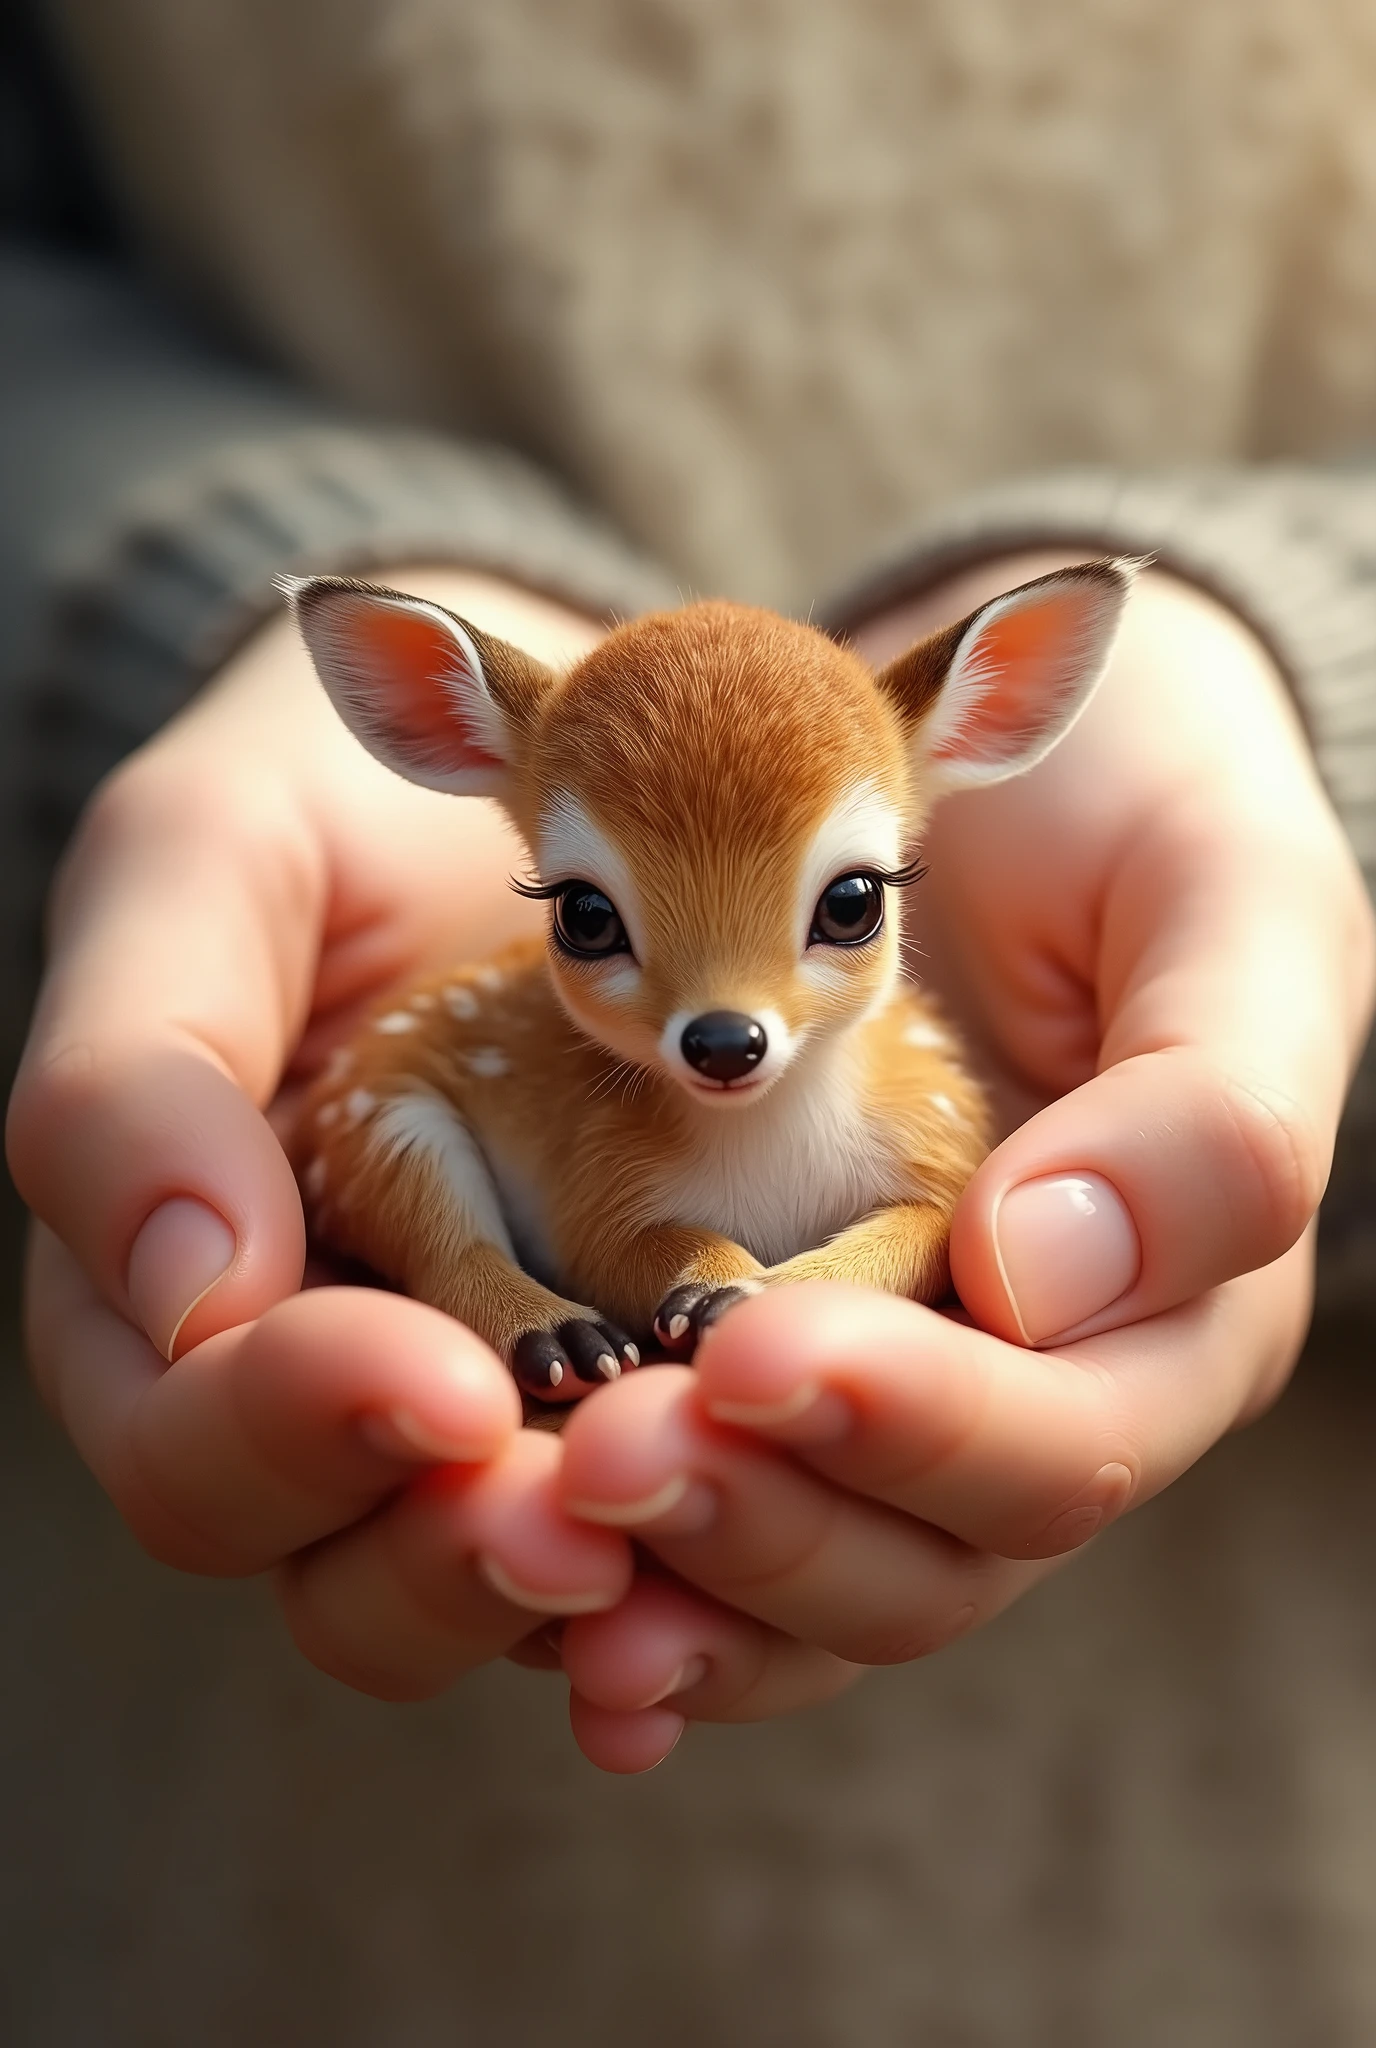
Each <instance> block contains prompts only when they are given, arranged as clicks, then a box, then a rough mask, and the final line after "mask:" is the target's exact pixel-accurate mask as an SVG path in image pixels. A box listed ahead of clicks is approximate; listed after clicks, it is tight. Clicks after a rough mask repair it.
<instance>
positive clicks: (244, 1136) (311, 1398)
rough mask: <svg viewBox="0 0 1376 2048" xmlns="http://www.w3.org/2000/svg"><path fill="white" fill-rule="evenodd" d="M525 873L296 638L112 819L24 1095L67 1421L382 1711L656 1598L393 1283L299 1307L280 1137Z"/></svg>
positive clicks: (80, 1442) (550, 619)
mask: <svg viewBox="0 0 1376 2048" xmlns="http://www.w3.org/2000/svg"><path fill="white" fill-rule="evenodd" d="M397 574H398V576H399V577H404V578H405V579H406V580H407V581H408V583H409V584H410V585H411V586H412V587H414V588H416V589H418V590H420V591H422V592H423V593H425V594H432V595H435V596H437V597H440V598H441V599H442V600H444V601H446V602H449V603H452V604H455V605H456V606H458V607H460V608H461V609H463V610H464V611H465V612H467V613H468V614H469V615H470V616H473V617H475V618H478V619H481V620H482V621H483V623H485V624H488V625H490V626H491V627H492V628H493V630H494V631H496V632H498V633H504V634H508V635H510V636H511V637H512V638H516V639H521V640H523V641H524V642H525V644H527V645H529V646H530V647H531V648H532V651H534V652H536V653H539V654H541V655H543V656H544V657H546V658H548V659H552V660H558V659H561V658H569V657H571V656H572V655H573V654H574V653H576V652H577V651H579V650H580V649H581V648H583V647H585V646H587V645H589V644H591V643H592V642H593V641H595V639H596V638H597V637H598V635H599V630H600V629H599V628H598V627H597V626H595V625H594V624H592V623H591V622H589V621H587V620H585V619H582V618H579V617H577V616H576V615H574V614H572V613H569V612H566V611H564V610H562V609H561V608H560V607H558V606H555V605H553V604H549V603H545V602H544V601H542V600H540V599H537V598H534V597H531V596H529V595H527V594H524V593H521V592H518V591H514V590H511V589H509V588H507V587H506V586H503V585H500V584H497V583H495V582H493V581H492V580H490V579H484V578H477V577H459V576H454V575H449V574H445V573H443V572H431V573H429V574H426V573H423V572H410V571H399V572H397ZM519 858H520V856H519V853H518V851H517V849H516V848H515V846H514V843H513V842H512V840H511V839H510V837H509V835H508V833H507V832H506V831H505V829H504V828H503V827H502V826H501V824H500V823H499V821H498V819H497V817H496V815H495V813H493V812H492V811H490V810H489V808H488V807H487V806H485V805H480V804H475V803H471V802H470V803H460V802H456V801H455V800H453V799H449V798H444V797H433V796H429V795H427V794H426V793H424V792H421V791H417V790H415V789H412V788H411V787H410V786H408V785H406V784H403V783H402V782H400V781H398V780H397V779H396V778H395V777H393V776H390V775H388V774H387V773H386V772H385V771H384V770H382V769H380V768H378V767H377V766H376V765H375V764H374V763H373V762H372V761H371V760H370V759H369V758H368V757H367V756H366V755H365V754H364V753H363V751H362V749H361V748H359V747H358V746H357V745H356V743H355V742H354V741H353V740H352V739H351V738H350V737H349V736H348V735H347V734H346V733H345V732H344V730H343V728H342V727H341V726H340V725H339V723H338V720H337V719H336V718H335V715H334V713H333V712H332V711H331V710H330V708H329V706H328V704H327V703H326V701H325V698H324V695H323V692H322V691H321V690H320V688H319V686H318V684H317V682H316V680H315V677H314V675H313V673H312V672H311V670H310V667H309V664H308V662H307V660H306V657H305V653H304V650H303V649H302V648H301V647H300V645H299V642H298V641H297V638H296V635H295V631H294V629H293V628H291V627H290V626H289V624H288V623H287V621H286V620H285V619H283V620H282V621H280V622H278V623H276V624H274V625H273V626H271V627H269V628H268V629H267V630H266V631H264V632H263V633H262V634H261V635H260V636H259V637H258V639H257V640H255V641H254V642H253V644H252V645H250V646H249V647H247V648H246V649H245V650H244V652H243V653H242V654H241V655H240V656H239V657H238V658H237V659H236V660H235V661H234V662H233V663H231V664H230V665H229V667H228V668H227V669H226V671H225V672H224V673H223V675H222V676H220V677H219V678H218V679H217V681H216V682H215V683H214V684H213V685H212V686H211V687H210V688H208V689H207V690H206V691H205V692H204V693H203V694H202V696H200V697H199V698H198V699H197V700H196V702H195V703H194V704H193V705H192V706H191V708H190V709H189V710H188V711H187V712H186V713H185V714H184V715H183V716H182V717H181V718H179V719H178V720H176V721H175V722H174V723H173V724H172V725H170V726H169V727H168V728H167V730H166V731H165V732H163V733H162V734H161V735H159V737H158V738H157V739H156V740H154V741H153V742H152V743H151V744H150V745H149V746H147V747H146V748H144V749H143V750H142V751H141V752H140V753H139V754H138V755H136V756H135V757H133V758H132V759H131V760H130V761H129V762H128V763H127V764H126V765H125V766H124V767H123V768H121V769H120V770H119V771H118V772H117V774H116V775H114V776H113V777H112V778H111V780H110V781H109V782H108V783H107V784H106V785H105V786H104V787H103V789H102V790H101V791H100V792H99V794H98V795H97V797H96V799H95V801H94V802H93V804H92V806H91V807H90V810H89V812H88V814H87V817H86V819H85V821H84V824H83V826H82V828H81V830H80V831H79V833H78V836H77V838H76V841H75V843H74V845H73V847H72V849H71V852H70V854H69V855H68V858H67V860H66V862H65V864H64V868H63V872H62V875H61V877H60V879H59V883H58V887H57V890H56V894H55V899H54V906H53V915H52V946H51V964H50V966H49V969H48V972H47V975H46V978H45V981H44V985H43V989H42V993H41V996H40V999H39V1003H38V1008H37V1012H36V1015H35V1019H34V1024H33V1028H32V1032H31V1036H30V1041H29V1044H28V1047H27V1050H26V1053H25V1057H24V1060H23V1064H22V1068H21V1071H20V1075H19V1078H18V1081H17V1084H16V1087H15V1091H14V1097H13V1101H12V1104H11V1111H10V1120H9V1129H8V1143H9V1156H10V1161H11V1166H12V1170H13V1173H14V1178H15V1181H16V1183H17V1184H18V1186H19V1188H20V1191H21V1193H22V1194H23V1195H24V1196H25V1198H26V1200H27V1201H28V1202H29V1204H30V1206H31V1208H32V1209H33V1210H34V1212H35V1214H36V1216H37V1217H38V1218H39V1222H38V1224H37V1226H36V1228H35V1232H34V1237H33V1243H32V1250H31V1258H30V1274H29V1286H28V1290H27V1318H28V1338H29V1350H30V1355H31V1358H32V1361H33V1366H34V1371H35V1375H36V1378H37V1380H38V1383H39V1385H40V1388H41V1390H42V1392H43V1393H44V1395H45V1397H46V1399H47V1400H48V1402H49V1404H50V1406H51V1407H52V1408H53V1410H54V1411H55V1412H56V1414H57V1415H58V1416H59V1417H60V1419H61V1420H62V1422H63V1424H64V1425H65V1427H66V1428H67V1430H68V1431H69V1433H70V1434H71V1436H72V1438H73V1440H74V1442H75V1444H76V1446H77V1448H78V1450H79V1451H80V1452H81V1454H82V1456H83V1457H84V1458H85V1459H86V1460H87V1462H88V1464H89V1465H90V1466H91V1468H92V1469H93V1471H94V1472H95V1474H96V1476H97V1477H98V1478H99V1479H100V1481H101V1482H102V1484H103V1485H104V1486H105V1487H106V1489H107V1490H108V1492H109V1493H110V1494H111V1496H112V1498H113V1499H114V1501H115V1503H116V1505H117V1506H118V1507H119V1509H120V1511H121V1513H122V1514H123V1515H124V1517H125V1519H126V1520H127V1522H128V1523H129V1525H130V1527H131V1528H132V1530H133V1531H134V1533H135V1535H136V1536H137V1537H138V1538H139V1539H140V1541H141V1542H142V1543H143V1544H144V1545H145V1546H146V1547H147V1548H148V1549H149V1550H150V1551H151V1552H152V1553H153V1554H154V1555H155V1556H158V1557H160V1558H163V1559H165V1560H167V1561H169V1562H171V1563H174V1564H176V1565H179V1566H182V1567H183V1568H185V1569H188V1570H193V1571H201V1572H212V1573H249V1572H259V1571H263V1570H265V1569H268V1568H269V1567H275V1568H276V1569H277V1578H278V1586H279V1589H280V1592H281V1596H282V1600H283V1604H284V1607H285V1610H286V1613H287V1616H288V1620H289V1623H290V1625H291V1628H292V1630H293V1633H294V1634H295V1637H296V1640H297V1642H298V1643H299V1644H300V1646H301V1647H302V1648H303V1649H304V1651H305V1652H306V1654H307V1655H308V1656H309V1657H311V1658H312V1660H313V1661H315V1662H316V1663H318V1664H319V1665H321V1666H322V1667H323V1668H324V1669H326V1670H329V1671H331V1672H333V1673H335V1674H336V1675H338V1676H340V1677H343V1678H346V1679H348V1680H349V1681H350V1682H351V1683H354V1684H356V1685H361V1686H363V1687H365V1688H366V1689H367V1690H369V1691H373V1692H377V1693H380V1694H382V1695H384V1696H388V1697H397V1698H409V1697H415V1696H417V1695H419V1694H422V1693H427V1692H433V1691H435V1690H437V1689H438V1688H439V1687H441V1686H442V1685H444V1684H446V1683H448V1682H450V1681H451V1680H452V1679H453V1678H455V1677H456V1676H458V1675H459V1674H460V1673H461V1672H462V1671H464V1670H466V1669H468V1668H470V1667H471V1666H473V1665H474V1664H477V1663H481V1662H483V1661H484V1660H486V1659H488V1658H491V1657H494V1656H497V1655H500V1654H502V1653H504V1652H506V1651H508V1650H509V1649H511V1648H512V1647H514V1646H515V1645H517V1644H518V1643H519V1642H520V1641H521V1640H522V1638H524V1637H526V1636H527V1635H528V1634H529V1633H530V1632H531V1631H532V1630H533V1629H535V1628H536V1627H537V1624H538V1621H539V1618H540V1617H541V1616H549V1615H552V1614H572V1613H585V1612H589V1611H592V1610H594V1609H597V1608H599V1607H606V1606H608V1605H610V1604H613V1603H614V1602H615V1601H617V1600H618V1599H619V1598H620V1597H621V1596H622V1594H623V1593H624V1592H625V1590H626V1587H627V1585H628V1584H629V1580H630V1576H631V1560H630V1553H629V1551H628V1548H627V1545H626V1543H625V1541H624V1539H623V1538H620V1537H614V1536H611V1535H608V1534H605V1533H601V1532H592V1531H588V1530H586V1529H580V1528H579V1527H578V1525H576V1524H574V1523H572V1522H570V1521H569V1519H568V1518H567V1517H565V1516H564V1515H563V1514H562V1511H561V1510H560V1508H559V1506H558V1503H557V1500H556V1498H555V1495H554V1490H553V1481H554V1472H555V1468H556V1466H557V1463H558V1455H559V1453H558V1445H557V1443H556V1442H554V1441H553V1440H552V1439H550V1438H548V1437H540V1436H537V1435H535V1434H532V1433H529V1432H524V1431H522V1430H521V1427H520V1403H519V1400H518V1398H517V1395H516V1392H515V1388H514V1386H513V1384H512V1382H511V1379H510V1377H509V1375H508V1374H507V1372H506V1371H505V1369H504V1368H503V1367H502V1365H501V1364H500V1362H499V1361H498V1359H497V1358H496V1357H495V1356H494V1355H493V1354H492V1353H491V1352H490V1351H489V1350H488V1349H487V1348H486V1346H484V1345H483V1344H481V1343H479V1342H478V1340H477V1339H476V1338H475V1337H473V1336H472V1335H471V1334H470V1333H469V1332H467V1331H465V1330H463V1329H461V1328H460V1327H459V1326H458V1325H457V1324H456V1323H453V1322H451V1321H450V1320H449V1319H448V1318H447V1317H445V1316H442V1315H440V1314H438V1313H437V1312H436V1311H434V1310H431V1309H428V1308H424V1307H422V1306H421V1305H419V1304H418V1303H415V1302H410V1301H405V1300H402V1299H400V1298H398V1297H396V1296H393V1295H389V1294H384V1293H382V1292H380V1291H374V1290H365V1289H358V1288H351V1289H341V1288H318V1289H313V1290H311V1291H308V1292H306V1293H304V1294H302V1293H300V1292H299V1289H300V1287H301V1283H302V1268H303V1259H304V1252H305V1244H304V1233H303V1225H302V1215H301V1205H300V1202H299V1199H298V1196H297V1191H296V1186H295V1183H294V1181H293V1178H292V1174H291V1171H290V1169H289V1167H288V1164H287V1161H286V1158H285V1156H284V1154H283V1152H282V1148H281V1146H280V1144H279V1142H278V1138H277V1134H276V1129H275V1128H274V1122H273V1118H274V1116H275V1117H276V1118H277V1119H278V1122H279V1123H280V1119H281V1117H282V1115H284V1114H285V1113H286V1112H287V1109H288V1107H289V1102H290V1096H291V1092H292V1089H293V1087H294V1086H296V1085H298V1084H299V1082H300V1080H301V1078H302V1077H303V1076H304V1075H305V1074H306V1073H307V1072H309V1070H310V1068H311V1067H312V1065H313V1064H316V1063H318V1061H319V1059H320V1058H321V1057H322V1055H323V1053H324V1052H325V1051H326V1050H327V1049H328V1047H329V1045H330V1044H331V1043H332V1042H333V1041H334V1040H336V1039H337V1038H338V1037H339V1035H340V1034H341V1033H342V1032H344V1031H346V1030H347V1029H348V1027H349V1023H350V1020H351V1018H352V1017H353V1015H354V1014H355V1013H356V1011H357V1010H358V1008H359V1006H360V1005H361V1004H363V1003H366V1002H367V1001H368V1000H370V999H371V998H372V997H373V996H374V995H375V994H376V993H377V992H378V991H379V990H380V989H381V988H382V987H384V986H385V985H386V984H387V983H388V982H389V981H391V980H393V979H394V978H396V977H397V976H398V975H401V974H405V973H407V972H409V971H411V970H413V969H416V968H418V967H420V966H422V965H424V964H427V963H429V962H439V961H443V960H446V959H453V958H457V957H461V956H462V955H464V954H465V953H472V952H474V951H485V950H487V949H489V948H490V947H492V946H493V945H495V944H497V943H499V942H500V941H501V940H502V939H504V938H506V937H509V936H512V935H513V934H514V932H515V931H516V930H518V929H520V928H522V927H523V926H524V925H525V924H527V923H528V921H529V920H530V918H531V917H532V916H533V915H534V913H533V912H532V911H531V909H530V908H529V906H527V905H525V904H523V903H522V902H520V900H519V899H518V898H517V897H516V896H514V895H513V894H512V893H511V891H510V890H508V889H507V888H506V887H505V881H506V878H507V876H508V875H509V874H510V872H511V870H512V868H513V866H517V865H519Z"/></svg>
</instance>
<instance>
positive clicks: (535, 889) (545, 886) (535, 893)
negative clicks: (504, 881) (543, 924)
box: [509, 875, 569, 903]
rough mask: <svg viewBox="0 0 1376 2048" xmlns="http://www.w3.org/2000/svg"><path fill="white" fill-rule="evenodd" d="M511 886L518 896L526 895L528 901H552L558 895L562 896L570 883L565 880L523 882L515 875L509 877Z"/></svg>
mask: <svg viewBox="0 0 1376 2048" xmlns="http://www.w3.org/2000/svg"><path fill="white" fill-rule="evenodd" d="M509 881H510V885H511V887H512V888H513V889H514V890H515V891H516V894H517V895H518V896H524V897H525V899H526V901H527V902H528V903H552V902H553V901H554V899H555V897H556V896H562V895H563V893H564V891H565V889H567V888H568V886H569V885H568V883H567V882H566V881H564V882H522V881H519V880H518V879H517V877H516V876H515V875H512V876H510V877H509Z"/></svg>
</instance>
